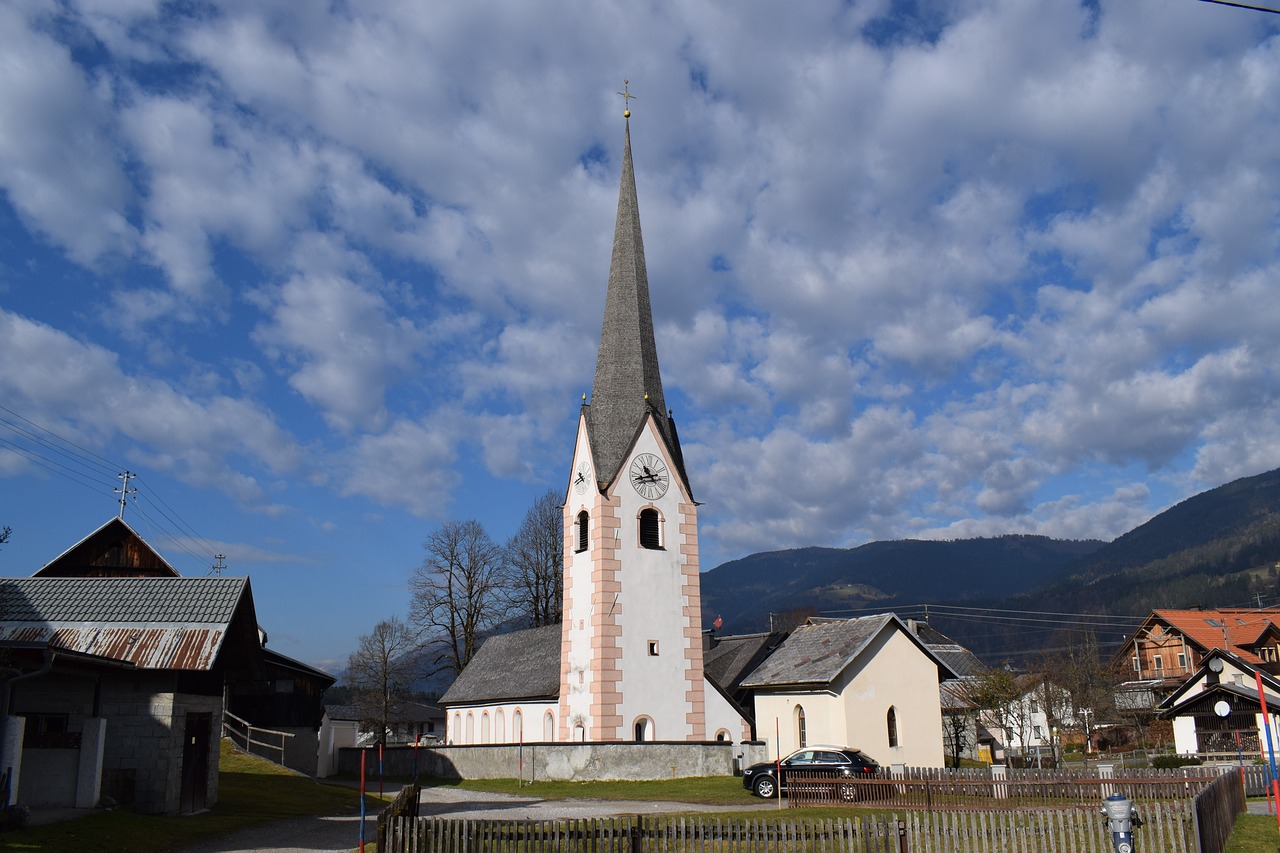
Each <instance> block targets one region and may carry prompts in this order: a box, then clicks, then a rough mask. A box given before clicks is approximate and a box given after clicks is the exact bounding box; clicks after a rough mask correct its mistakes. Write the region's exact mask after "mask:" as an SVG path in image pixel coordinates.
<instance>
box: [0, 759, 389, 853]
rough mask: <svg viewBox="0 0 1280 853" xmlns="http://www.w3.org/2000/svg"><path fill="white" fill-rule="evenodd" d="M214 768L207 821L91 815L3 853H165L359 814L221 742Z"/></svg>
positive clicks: (339, 790)
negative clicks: (276, 824)
mask: <svg viewBox="0 0 1280 853" xmlns="http://www.w3.org/2000/svg"><path fill="white" fill-rule="evenodd" d="M219 766H220V770H219V773H218V804H217V805H216V806H214V807H213V809H211V810H210V811H209V812H208V813H206V814H200V815H188V816H184V817H156V816H147V815H137V814H133V813H132V812H128V811H124V810H116V811H110V812H95V813H94V814H92V815H89V816H88V817H83V818H78V819H76V820H70V821H65V822H62V823H54V824H48V825H46V826H34V827H29V828H26V829H17V830H12V831H10V832H4V833H0V851H22V853H28V851H30V853H136V851H147V853H165V851H174V850H181V849H182V848H183V847H186V846H187V845H190V844H194V843H196V842H198V841H202V840H204V839H208V838H218V837H221V836H224V835H229V834H231V833H233V832H237V831H239V830H241V829H248V828H250V827H254V826H260V825H262V824H265V823H270V822H271V821H275V820H284V819H288V818H296V817H308V816H313V815H343V814H347V815H351V814H358V813H359V811H360V796H359V793H358V792H356V791H353V790H351V789H350V788H344V787H338V786H333V785H323V784H320V783H317V782H314V781H312V780H311V779H308V778H307V777H305V776H299V775H297V774H295V773H292V772H290V771H288V770H284V769H282V768H280V767H277V766H276V765H274V764H272V763H271V762H269V761H264V760H263V759H260V758H255V757H253V756H249V755H244V754H242V753H239V752H236V751H235V750H233V749H230V748H229V747H228V746H227V745H226V742H225V741H224V742H223V746H222V757H221V760H220V765H219ZM375 790H376V787H375ZM365 808H366V811H367V813H368V814H371V815H376V814H377V813H378V811H380V810H381V809H382V808H383V805H381V804H379V802H378V801H377V798H376V795H375V796H374V797H369V798H368V800H367V804H366V807H365ZM351 846H352V848H354V847H355V846H356V845H355V844H354V843H353V844H352V845H351Z"/></svg>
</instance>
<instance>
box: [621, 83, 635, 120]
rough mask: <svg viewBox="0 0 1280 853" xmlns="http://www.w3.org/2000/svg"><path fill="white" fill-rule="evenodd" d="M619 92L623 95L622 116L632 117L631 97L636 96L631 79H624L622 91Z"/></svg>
mask: <svg viewBox="0 0 1280 853" xmlns="http://www.w3.org/2000/svg"><path fill="white" fill-rule="evenodd" d="M617 94H619V95H621V96H622V117H623V118H631V99H632V98H634V97H635V95H633V94H631V81H630V80H623V81H622V91H621V92H618V93H617Z"/></svg>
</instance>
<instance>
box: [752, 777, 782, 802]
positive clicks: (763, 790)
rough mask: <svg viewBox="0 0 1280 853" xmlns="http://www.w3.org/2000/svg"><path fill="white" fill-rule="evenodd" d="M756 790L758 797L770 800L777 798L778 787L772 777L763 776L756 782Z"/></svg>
mask: <svg viewBox="0 0 1280 853" xmlns="http://www.w3.org/2000/svg"><path fill="white" fill-rule="evenodd" d="M755 790H756V796H757V797H764V798H765V799H766V800H768V799H771V798H773V797H775V796H777V793H778V786H777V784H775V783H774V781H773V779H772V778H771V777H769V776H761V777H760V778H759V779H757V780H756V785H755Z"/></svg>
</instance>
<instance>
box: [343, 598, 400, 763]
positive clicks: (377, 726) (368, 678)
mask: <svg viewBox="0 0 1280 853" xmlns="http://www.w3.org/2000/svg"><path fill="white" fill-rule="evenodd" d="M417 648H418V643H417V639H416V637H415V635H414V632H413V631H412V630H411V629H410V628H409V626H408V625H406V624H405V623H404V622H401V621H400V619H399V617H396V616H392V617H391V618H390V619H384V620H382V621H381V622H379V623H378V624H377V625H375V626H374V628H373V632H372V633H370V634H366V635H365V636H363V637H361V638H360V645H359V647H358V648H357V649H356V651H354V652H352V653H351V656H350V657H348V658H347V674H346V679H345V680H346V683H347V686H348V687H350V688H351V689H352V691H353V693H354V694H355V703H356V707H357V708H359V709H360V719H361V720H362V721H363V722H364V723H366V724H367V725H369V727H370V728H373V729H374V730H375V731H377V733H378V742H379V743H382V742H385V740H386V737H387V732H388V731H389V730H390V727H391V723H392V722H393V720H392V717H393V708H394V707H395V705H396V703H397V702H400V701H401V700H403V699H405V698H407V696H408V694H409V690H410V687H411V686H412V684H413V681H414V678H415V676H416V675H417V674H418V673H417V669H416V663H415V655H414V652H415V651H417Z"/></svg>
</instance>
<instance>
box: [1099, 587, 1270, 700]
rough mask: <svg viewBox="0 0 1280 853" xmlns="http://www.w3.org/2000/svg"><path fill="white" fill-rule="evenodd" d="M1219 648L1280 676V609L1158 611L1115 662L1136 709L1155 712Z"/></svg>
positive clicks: (1145, 622) (1130, 638)
mask: <svg viewBox="0 0 1280 853" xmlns="http://www.w3.org/2000/svg"><path fill="white" fill-rule="evenodd" d="M1214 649H1221V650H1223V651H1226V652H1229V653H1230V654H1232V655H1234V656H1236V657H1237V658H1239V659H1240V660H1241V661H1243V662H1245V663H1247V664H1249V665H1251V666H1254V667H1256V668H1258V669H1260V670H1262V671H1264V672H1268V673H1271V674H1273V675H1274V674H1280V651H1278V650H1280V608H1276V607H1268V608H1218V609H1197V610H1153V611H1151V613H1149V614H1148V615H1147V618H1146V619H1144V620H1143V622H1142V624H1141V625H1140V626H1139V627H1138V629H1137V630H1136V631H1134V632H1133V633H1132V634H1130V635H1129V637H1128V638H1127V639H1126V640H1125V643H1124V645H1123V646H1121V647H1120V650H1119V651H1117V652H1116V655H1115V657H1114V658H1113V660H1112V663H1113V665H1114V666H1115V667H1116V669H1117V670H1118V671H1122V672H1125V673H1126V674H1127V676H1128V681H1127V682H1126V684H1125V685H1124V692H1125V694H1126V696H1127V697H1128V699H1129V700H1130V701H1131V702H1133V703H1135V706H1136V705H1141V706H1142V707H1152V708H1154V707H1155V706H1156V705H1157V704H1159V703H1160V702H1161V701H1162V700H1164V699H1165V698H1166V697H1167V696H1169V695H1170V694H1171V693H1173V692H1174V691H1175V690H1177V689H1178V688H1179V687H1180V686H1182V684H1183V682H1185V681H1186V680H1187V679H1188V678H1190V677H1191V676H1192V675H1193V674H1194V673H1196V672H1197V671H1198V670H1199V669H1200V667H1201V665H1202V663H1203V662H1204V660H1205V658H1206V657H1207V656H1208V655H1209V653H1210V652H1212V651H1213V650H1214Z"/></svg>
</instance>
